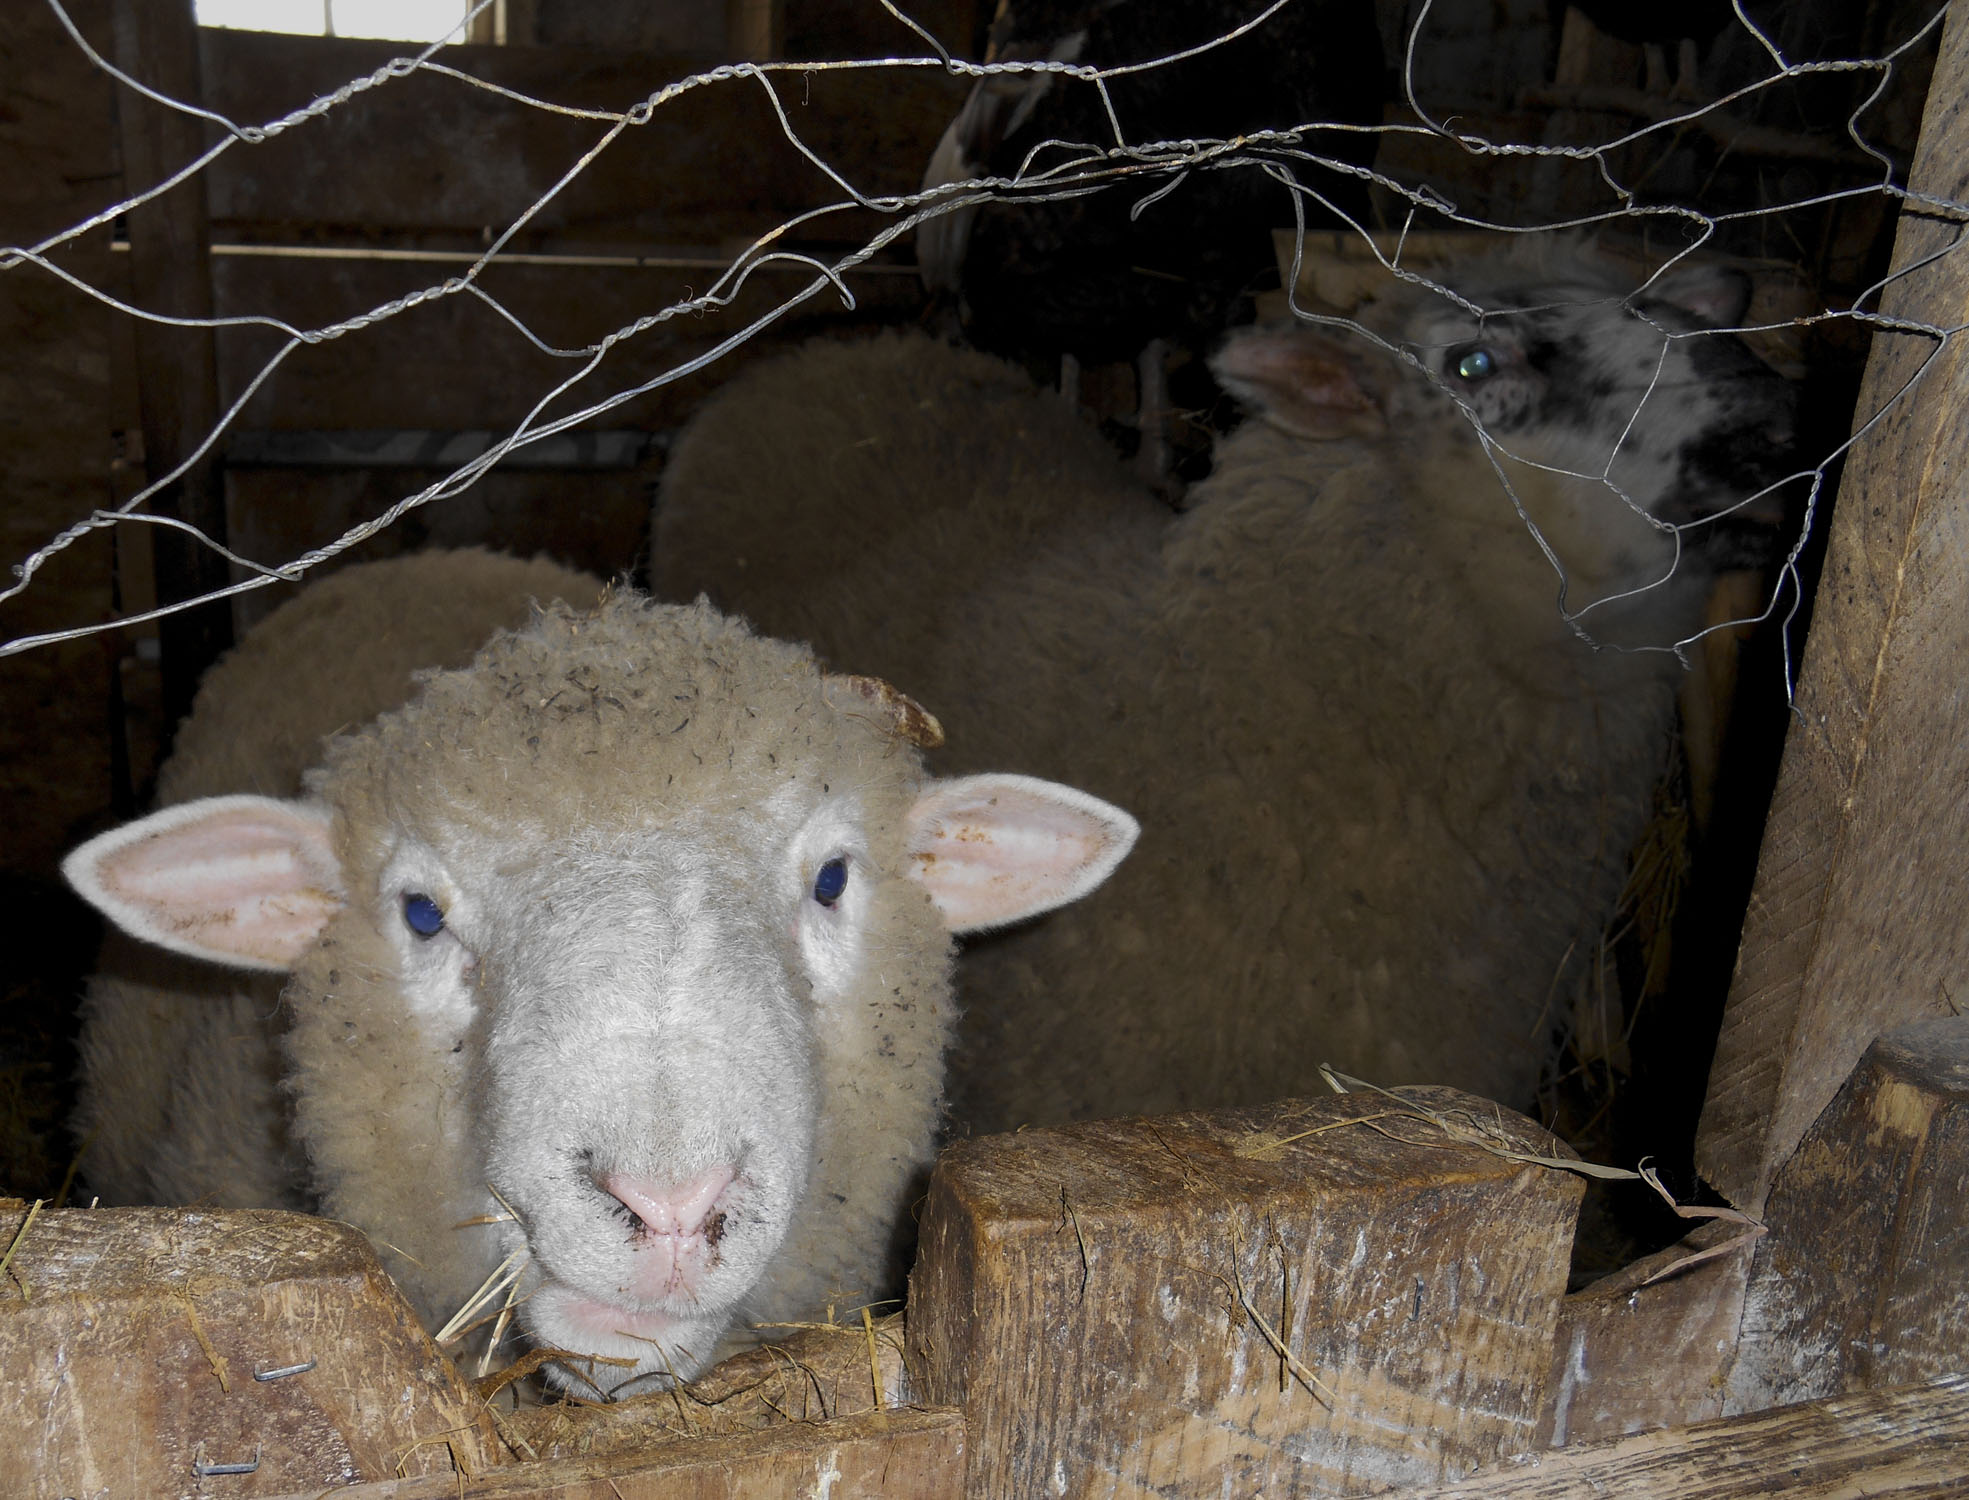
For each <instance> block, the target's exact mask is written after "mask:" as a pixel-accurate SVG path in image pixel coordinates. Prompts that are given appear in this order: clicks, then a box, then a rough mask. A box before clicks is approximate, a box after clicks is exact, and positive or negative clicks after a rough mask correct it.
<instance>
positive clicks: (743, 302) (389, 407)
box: [214, 257, 922, 431]
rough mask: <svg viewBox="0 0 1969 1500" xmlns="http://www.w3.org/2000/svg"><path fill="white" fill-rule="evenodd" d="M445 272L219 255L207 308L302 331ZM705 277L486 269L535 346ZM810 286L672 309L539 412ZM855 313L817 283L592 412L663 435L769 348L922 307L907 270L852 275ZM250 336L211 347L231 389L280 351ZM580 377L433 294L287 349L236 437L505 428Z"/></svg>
mask: <svg viewBox="0 0 1969 1500" xmlns="http://www.w3.org/2000/svg"><path fill="white" fill-rule="evenodd" d="M456 269H458V268H456V267H447V266H431V265H426V264H417V263H411V264H405V263H402V262H389V261H333V262H321V261H303V260H261V259H257V258H253V259H248V258H243V257H242V258H234V257H223V258H221V259H220V260H219V262H218V264H217V267H216V274H215V278H214V280H215V284H216V288H217V296H218V305H219V307H220V310H221V311H223V312H225V313H227V314H247V313H257V314H264V315H270V316H275V317H281V318H285V319H287V320H288V321H290V322H291V323H293V324H294V325H295V326H296V327H299V328H304V329H305V328H314V327H320V326H324V325H327V324H330V323H334V322H338V321H340V320H342V319H345V318H349V317H353V316H355V315H356V314H358V313H361V312H364V311H366V310H368V309H370V308H374V307H378V306H381V305H383V304H385V303H388V302H391V301H393V300H395V299H397V298H400V297H404V296H406V295H408V294H410V293H412V292H415V291H417V290H418V289H420V288H423V287H428V286H431V285H433V284H435V283H438V282H441V281H442V280H443V279H444V278H445V276H447V275H449V274H452V273H453V271H455V270H456ZM716 275H717V272H716V271H713V270H709V269H705V268H698V269H695V270H676V269H664V270H647V271H644V270H622V269H592V268H577V267H551V266H525V267H504V266H502V267H498V268H495V269H494V270H493V272H492V273H491V274H490V275H489V276H488V277H487V278H486V281H485V290H486V291H487V292H488V293H489V294H490V295H491V296H493V297H496V298H497V299H498V300H499V302H500V304H501V305H502V306H504V307H505V308H506V309H507V310H508V311H509V312H511V313H512V315H513V316H514V317H516V318H519V319H521V320H522V321H523V322H525V323H526V325H527V326H528V327H529V328H531V329H532V330H533V332H534V333H535V334H536V335H537V336H538V337H539V338H541V339H543V340H545V341H546V342H548V343H551V344H553V345H554V346H556V347H558V348H561V349H583V348H586V347H588V346H589V345H591V344H593V343H595V342H596V341H598V340H600V339H602V338H604V337H605V336H607V335H608V334H610V333H613V332H615V331H616V330H617V329H619V328H622V327H624V326H625V325H627V324H630V323H632V322H634V321H635V320H637V319H638V318H641V317H646V316H653V315H655V314H657V313H659V312H661V311H662V310H663V309H664V308H666V307H669V306H671V305H672V304H673V303H676V302H678V301H680V300H682V299H683V298H685V297H686V296H688V295H689V294H691V293H692V292H697V293H702V292H703V291H704V290H705V289H706V288H707V287H708V286H709V285H710V283H711V281H712V280H713V279H714V278H715V277H716ZM811 281H812V275H811V273H810V272H807V271H799V272H795V271H790V270H784V271H783V270H777V269H774V270H767V271H762V272H760V273H758V274H756V275H755V276H754V277H753V278H752V280H751V281H749V282H748V283H747V285H746V288H745V290H744V292H743V293H742V294H741V295H740V296H739V298H738V299H737V301H735V302H734V303H733V304H732V305H731V306H729V307H723V308H717V309H712V310H708V311H705V312H703V313H701V314H687V315H684V316H680V317H677V318H675V319H673V320H671V321H668V322H665V323H663V324H661V325H659V326H657V327H653V328H648V329H645V330H644V331H643V332H641V333H640V334H638V335H637V336H636V337H634V338H631V339H627V340H624V341H622V342H620V343H618V344H616V345H615V346H614V347H613V348H612V349H611V350H610V351H609V353H608V355H607V357H606V358H605V359H604V361H603V362H602V364H601V366H600V367H599V368H598V369H597V370H596V371H595V372H594V373H592V374H590V375H589V376H588V377H587V378H586V379H584V380H582V381H581V382H580V384H578V385H577V386H575V387H574V388H573V390H572V391H570V392H569V393H568V395H566V396H564V397H563V398H562V399H561V400H560V401H558V402H556V403H555V405H554V406H553V407H552V408H551V412H550V414H552V415H558V414H560V413H563V412H566V411H569V410H573V409H575V408H576V406H577V403H586V402H591V401H600V400H601V399H603V398H604V397H607V396H610V395H612V394H614V393H616V392H619V391H623V390H627V389H631V388H635V387H638V386H641V385H642V384H644V383H645V382H648V381H652V380H655V379H657V378H658V377H660V376H662V375H663V374H665V372H667V371H669V370H673V369H675V368H677V367H678V366H680V365H682V364H683V363H685V362H686V361H688V360H690V359H693V358H695V357H697V356H699V355H701V354H703V353H705V352H706V351H707V350H709V349H711V348H713V347H715V346H716V345H717V344H719V343H721V342H723V341H725V340H727V339H729V338H731V337H733V336H734V335H735V334H737V333H738V332H739V331H740V330H742V329H744V328H745V327H746V326H748V324H749V323H750V322H751V321H752V320H754V319H757V318H759V317H761V316H763V315H765V314H766V313H768V312H770V311H771V310H772V309H773V308H774V307H776V306H778V305H779V304H780V303H781V302H783V301H784V300H786V299H787V298H788V297H790V296H793V295H795V294H796V293H798V292H799V291H801V290H802V289H803V288H804V287H806V286H808V285H809V284H810V283H811ZM848 285H849V287H850V289H851V291H852V292H853V294H854V296H855V298H856V302H857V308H856V310H855V311H854V312H853V313H848V312H847V311H846V310H845V309H844V308H843V307H842V303H841V299H840V297H839V296H838V295H837V294H836V293H835V292H834V291H833V290H832V289H831V288H829V289H823V290H822V291H821V292H820V293H819V294H818V295H817V296H815V297H813V298H811V299H810V300H808V301H806V302H804V303H802V304H801V305H800V306H799V307H798V308H796V309H794V310H793V311H792V312H790V313H789V314H787V315H786V316H785V317H784V318H782V319H781V320H780V321H778V322H776V323H774V324H773V325H771V326H770V327H769V328H768V329H766V330H765V331H764V333H763V335H762V336H760V337H757V338H754V339H753V340H752V341H751V342H749V343H746V344H744V345H741V346H740V347H739V348H738V349H736V350H734V351H733V352H732V354H730V355H728V356H727V357H726V358H725V359H723V360H720V361H718V362H717V363H716V364H714V365H712V366H710V367H708V368H707V369H705V370H703V371H701V372H699V373H697V374H693V375H690V376H687V377H685V378H684V379H682V380H680V381H676V382H672V383H668V384H664V385H660V386H658V387H656V388H655V389H653V390H651V391H649V392H648V393H647V394H645V395H642V396H638V397H635V398H633V399H632V400H631V402H630V403H629V404H627V405H626V406H623V407H620V408H617V409H615V410H613V411H611V412H610V413H609V414H608V415H607V416H606V417H604V418H603V419H602V421H603V423H604V424H605V425H607V426H609V427H615V428H621V427H640V428H643V429H645V430H648V429H662V428H667V427H674V426H677V425H679V424H680V423H682V422H683V421H684V420H685V419H686V418H687V417H688V416H689V414H690V413H691V412H692V411H694V410H695V409H696V406H697V404H698V403H699V402H701V401H702V400H703V399H704V397H705V395H706V394H708V393H709V392H710V391H712V390H714V389H716V387H717V386H718V385H719V384H720V383H722V382H723V381H726V380H729V379H730V378H731V376H732V374H733V373H734V371H735V370H736V369H738V368H739V365H740V363H742V362H743V361H745V360H748V359H755V358H761V357H763V356H764V355H765V354H766V353H768V352H769V351H772V350H775V349H784V348H785V347H786V346H787V344H788V343H789V342H791V341H793V340H797V339H801V338H807V337H811V336H812V335H813V334H814V333H815V332H817V331H819V329H820V328H821V327H823V326H828V325H831V324H833V323H835V322H838V321H843V320H846V321H859V322H877V321H883V320H887V321H900V320H902V319H905V318H907V317H909V316H911V315H912V314H913V313H914V311H915V309H916V308H917V307H918V306H919V305H920V304H921V300H922V292H921V288H920V287H919V285H918V284H917V282H916V280H915V278H914V277H913V276H901V275H895V274H881V275H876V274H867V275H851V276H850V277H849V278H848ZM280 343H281V341H280V340H279V339H278V338H276V337H275V336H273V335H270V334H267V333H265V332H262V331H258V330H246V329H229V330H227V331H226V333H225V335H224V336H223V337H222V338H221V339H220V341H219V354H220V367H221V375H222V386H223V389H224V390H225V391H226V393H227V394H228V395H229V396H232V395H236V393H237V392H238V391H240V390H241V389H242V388H243V387H244V386H245V385H246V383H247V382H248V381H249V380H250V379H251V378H252V377H253V376H254V375H256V374H258V373H259V371H260V369H261V367H262V366H263V365H264V364H265V363H266V361H267V360H268V359H269V358H271V357H272V356H273V355H274V354H275V353H276V352H278V350H279V348H280ZM580 368H581V365H580V363H579V362H578V361H577V360H573V359H567V358H557V357H555V356H553V355H550V354H546V353H542V352H541V351H540V350H539V349H538V348H536V347H535V346H534V345H533V344H532V343H530V342H529V341H528V340H527V339H526V338H525V337H524V336H523V335H521V334H520V333H519V332H517V331H516V330H515V329H514V328H513V326H512V324H510V323H509V322H507V321H506V319H505V318H504V317H502V316H501V315H500V314H499V313H498V312H495V311H494V310H493V309H492V308H491V307H488V306H487V305H486V304H485V303H484V302H483V301H481V300H480V299H479V298H477V297H474V296H444V297H439V298H437V299H435V300H433V301H429V302H425V303H421V304H419V305H417V306H415V307H413V308H411V309H409V310H408V311H406V312H404V313H402V314H401V315H399V316H396V317H392V318H389V319H387V320H386V321H383V322H380V323H376V324H373V325H371V326H369V327H366V328H363V329H360V330H359V331H356V332H353V333H350V334H348V335H346V336H344V337H342V338H338V339H333V340H329V341H326V342H323V343H319V344H313V345H309V346H307V347H304V348H301V349H298V350H296V351H295V352H294V353H293V354H292V355H290V356H288V358H287V359H285V360H284V361H283V362H282V363H281V365H280V366H279V368H278V369H277V370H276V371H275V372H274V374H273V376H272V378H271V379H270V381H269V382H268V383H267V384H266V385H264V386H262V387H261V389H260V391H259V393H258V394H257V395H256V396H255V397H254V400H253V402H252V404H251V405H250V406H249V407H248V408H247V410H246V411H245V413H244V414H243V415H242V417H241V419H240V426H241V427H242V428H261V429H268V428H309V429H322V428H380V427H430V428H444V429H450V430H456V431H462V430H467V429H474V428H492V429H498V428H500V427H502V426H503V427H505V428H507V429H509V430H510V428H511V427H512V425H513V424H515V423H517V422H518V421H519V420H520V419H521V418H522V417H524V416H526V415H527V413H528V412H530V411H532V410H533V408H534V407H535V406H536V405H537V404H538V403H539V401H540V400H541V398H542V397H543V396H545V395H546V394H547V393H548V392H549V391H552V390H553V389H554V388H555V387H556V386H558V385H559V384H560V383H561V382H563V381H566V380H568V379H569V378H571V377H572V376H573V375H574V374H576V373H577V372H578V371H579V370H580Z"/></svg>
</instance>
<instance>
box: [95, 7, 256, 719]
mask: <svg viewBox="0 0 1969 1500" xmlns="http://www.w3.org/2000/svg"><path fill="white" fill-rule="evenodd" d="M115 27H116V62H117V66H118V67H120V68H122V69H123V71H124V72H126V73H128V74H129V75H130V76H131V77H133V78H137V79H140V80H141V81H142V82H144V83H145V84H147V85H149V86H150V87H152V88H154V89H156V90H158V92H160V93H163V94H167V95H169V96H170V97H172V98H174V99H183V100H187V101H189V102H192V103H196V102H197V101H198V100H199V98H200V97H201V89H200V86H199V75H198V28H197V26H196V25H195V24H194V22H193V18H192V8H191V0H116V5H115ZM116 107H117V111H118V119H119V129H120V134H121V137H122V145H123V183H124V187H125V189H126V190H128V191H130V192H139V191H141V190H143V189H144V188H147V187H150V186H152V185H153V184H155V183H156V182H158V181H159V180H161V179H162V178H164V177H166V176H168V175H170V173H172V172H174V171H176V170H178V169H179V168H180V167H182V166H184V165H185V163H187V162H189V161H191V160H192V159H193V158H194V157H196V156H197V155H198V154H199V153H200V152H201V151H203V150H204V149H205V148H206V127H205V125H204V123H203V122H201V121H199V120H196V119H194V118H192V117H191V116H189V115H185V114H182V113H180V112H178V111H176V110H171V109H166V108H164V107H163V106H162V105H159V104H154V103H152V102H150V101H149V100H147V99H144V98H142V97H141V96H139V95H137V94H134V93H132V92H131V91H129V90H128V89H123V90H119V91H118V93H117V96H116ZM129 233H130V283H131V296H132V300H133V301H134V302H135V304H136V305H137V306H138V307H140V308H143V309H144V310H145V311H147V312H158V313H167V314H170V315H172V316H174V317H183V318H209V317H210V316H211V315H212V270H211V248H212V247H211V224H210V221H209V219H208V217H207V214H206V207H205V182H204V178H203V177H202V176H201V177H198V178H194V179H193V180H191V181H189V182H186V183H183V184H181V185H180V186H178V187H176V188H174V189H172V191H170V192H169V193H166V194H165V195H164V196H163V197H161V198H157V199H154V200H153V201H151V202H149V203H146V204H145V205H143V207H141V208H138V209H136V210H134V211H133V212H132V213H131V214H130V216H129ZM136 344H137V382H138V399H139V402H140V404H141V407H142V422H143V434H144V466H145V468H146V470H147V471H148V472H149V475H150V477H151V478H152V479H156V478H157V477H158V476H160V475H162V474H167V473H169V472H170V471H171V470H172V469H174V468H176V467H177V465H178V464H179V463H180V462H181V461H182V460H183V459H184V457H185V455H186V454H188V453H190V452H191V451H192V450H193V449H194V448H196V447H197V446H198V444H199V443H200V442H201V441H202V440H203V439H204V437H205V436H206V434H207V433H209V432H210V431H211V430H212V427H213V425H214V424H215V423H216V422H217V421H218V418H219V376H218V354H217V348H216V342H215V340H214V338H213V334H212V330H210V329H209V328H198V329H188V328H174V327H167V326H163V325H160V324H155V323H149V322H141V323H139V324H138V325H137V329H136ZM150 509H151V510H152V511H153V512H154V513H155V514H158V515H164V516H174V517H176V518H178V519H179V520H182V521H185V522H188V523H189V524H191V525H193V526H196V527H197V528H198V529H199V530H200V531H202V532H204V533H205V535H207V536H208V537H211V538H212V539H213V540H214V541H217V542H220V543H223V542H224V541H225V536H226V496H225V481H224V476H223V474H222V473H221V472H220V468H219V465H218V463H217V462H215V461H214V460H213V459H211V458H209V457H208V458H207V459H205V460H204V461H202V462H200V463H199V464H197V465H195V466H194V467H193V468H192V469H191V470H190V471H189V472H188V473H187V474H185V476H184V477H183V478H182V479H180V480H178V481H177V482H176V483H174V484H171V485H169V486H167V487H166V488H165V489H163V490H161V491H159V492H158V494H157V495H156V496H154V497H153V498H152V499H151V501H150ZM153 542H154V555H155V558H156V575H157V596H158V599H159V600H160V601H161V602H165V603H169V602H171V601H174V600H178V599H189V598H194V597H196V596H197V595H200V594H204V593H208V592H210V591H211V590H213V589H215V588H223V587H224V586H225V585H226V584H227V583H228V582H229V581H230V575H229V573H228V565H227V563H226V561H225V560H224V559H223V558H221V557H219V556H218V555H217V554H215V553H213V552H212V551H211V550H210V549H208V548H206V547H205V546H203V545H201V544H200V543H199V542H198V541H196V540H195V539H194V538H192V537H190V536H188V535H186V534H185V533H183V532H181V531H178V530H176V529H175V528H164V527H160V528H158V530H157V535H156V536H155V538H154V539H153ZM158 636H159V646H160V651H161V658H162V660H161V667H162V671H163V678H164V701H163V712H164V719H165V723H166V724H170V725H175V724H176V723H177V722H178V720H179V719H181V718H182V717H183V716H184V714H185V711H186V710H187V709H189V708H190V707H191V697H192V692H193V690H194V689H195V688H196V687H197V685H198V678H199V675H200V674H201V673H202V672H204V670H205V668H206V667H207V666H209V665H210V664H211V662H212V660H213V658H214V657H216V656H217V655H218V654H219V653H220V652H221V651H223V650H225V649H226V647H227V646H229V645H230V644H231V643H232V614H231V610H230V609H229V608H228V606H227V605H226V604H224V603H223V602H221V603H218V604H209V605H203V606H201V607H199V608H197V609H192V610H186V611H184V612H182V613H179V614H175V615H170V616H167V617H166V618H165V619H164V620H163V621H162V622H160V625H159V629H158Z"/></svg>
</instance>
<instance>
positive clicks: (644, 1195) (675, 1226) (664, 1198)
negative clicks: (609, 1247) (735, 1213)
mask: <svg viewBox="0 0 1969 1500" xmlns="http://www.w3.org/2000/svg"><path fill="white" fill-rule="evenodd" d="M733 1175H734V1173H733V1171H732V1169H731V1168H730V1167H728V1166H720V1167H712V1168H711V1169H710V1170H709V1171H707V1172H703V1173H701V1174H699V1175H698V1176H696V1177H693V1178H692V1179H691V1180H690V1181H689V1182H685V1183H681V1184H676V1183H666V1182H658V1181H657V1180H656V1179H655V1178H651V1177H633V1176H631V1175H630V1174H628V1173H627V1172H611V1173H609V1174H608V1175H607V1176H606V1177H604V1178H602V1180H601V1189H602V1191H603V1192H605V1193H607V1194H608V1195H609V1196H610V1197H611V1198H614V1199H616V1200H618V1201H619V1202H621V1203H622V1204H623V1206H624V1207H626V1208H627V1209H628V1210H629V1212H630V1213H632V1214H634V1215H635V1216H636V1217H637V1218H638V1219H640V1220H641V1221H642V1224H643V1228H644V1229H645V1230H646V1231H648V1232H649V1233H650V1234H670V1235H681V1236H684V1237H686V1238H688V1237H690V1236H693V1235H698V1234H706V1233H708V1229H709V1222H710V1220H711V1219H712V1218H713V1216H714V1215H715V1213H716V1210H717V1206H718V1199H719V1198H720V1197H721V1196H722V1195H723V1194H724V1191H725V1189H726V1188H728V1187H730V1186H731V1185H732V1177H733ZM711 1238H712V1239H713V1240H714V1241H715V1239H716V1236H715V1235H713V1236H711Z"/></svg>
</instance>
